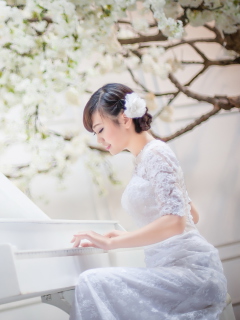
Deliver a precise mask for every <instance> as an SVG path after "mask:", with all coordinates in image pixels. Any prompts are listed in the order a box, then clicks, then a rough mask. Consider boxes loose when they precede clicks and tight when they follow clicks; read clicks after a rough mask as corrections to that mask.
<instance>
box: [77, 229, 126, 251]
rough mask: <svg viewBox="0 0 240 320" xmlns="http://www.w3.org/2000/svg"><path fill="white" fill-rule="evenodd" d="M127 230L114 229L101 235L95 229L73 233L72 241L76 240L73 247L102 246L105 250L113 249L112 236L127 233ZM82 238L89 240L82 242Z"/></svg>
mask: <svg viewBox="0 0 240 320" xmlns="http://www.w3.org/2000/svg"><path fill="white" fill-rule="evenodd" d="M126 233H127V231H123V230H112V231H109V232H108V233H106V234H104V235H101V234H99V233H96V232H94V231H84V232H78V233H77V234H74V235H73V239H72V240H71V243H73V242H74V244H73V247H74V248H76V247H79V246H81V247H85V248H86V247H94V248H101V249H104V250H110V249H111V240H110V239H111V238H115V237H118V236H120V235H122V234H126ZM82 240H88V242H82Z"/></svg>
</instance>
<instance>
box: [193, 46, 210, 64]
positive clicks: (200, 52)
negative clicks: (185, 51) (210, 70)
mask: <svg viewBox="0 0 240 320" xmlns="http://www.w3.org/2000/svg"><path fill="white" fill-rule="evenodd" d="M189 45H190V46H191V47H192V48H193V49H194V50H195V51H196V52H197V53H198V54H199V55H200V57H201V58H202V59H203V61H204V62H206V61H207V60H208V58H207V57H206V56H205V54H204V53H203V52H202V51H201V50H200V49H198V47H196V46H195V44H194V43H189Z"/></svg>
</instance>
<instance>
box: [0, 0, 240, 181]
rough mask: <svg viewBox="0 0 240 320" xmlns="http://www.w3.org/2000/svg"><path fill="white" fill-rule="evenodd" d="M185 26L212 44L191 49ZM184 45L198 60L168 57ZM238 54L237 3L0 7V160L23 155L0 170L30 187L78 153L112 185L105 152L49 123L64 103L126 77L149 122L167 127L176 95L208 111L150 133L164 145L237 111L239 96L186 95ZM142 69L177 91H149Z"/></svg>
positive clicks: (118, 1)
mask: <svg viewBox="0 0 240 320" xmlns="http://www.w3.org/2000/svg"><path fill="white" fill-rule="evenodd" d="M188 26H192V27H196V28H198V27H200V26H201V27H203V28H205V29H206V30H208V32H209V37H204V38H201V37H200V38H198V37H196V38H194V39H190V40H189V39H188V38H187V37H186V31H185V30H186V29H187V28H188ZM201 43H206V44H212V43H215V44H217V45H218V46H219V47H221V48H223V49H224V50H225V51H226V53H228V54H226V58H221V59H218V60H212V59H210V58H208V55H207V54H206V53H205V52H203V51H202V49H200V47H199V44H201ZM180 46H182V47H184V46H185V47H186V46H189V47H191V49H192V50H193V51H194V52H195V53H196V55H197V56H198V57H199V59H196V60H191V61H189V60H184V59H183V58H179V57H177V56H174V58H171V59H170V58H166V59H165V58H164V57H165V56H166V57H167V53H168V52H170V51H173V50H174V49H176V48H177V47H180ZM239 55H240V4H239V2H238V1H221V0H205V1H201V0H194V1H190V0H180V1H173V0H168V1H165V0H145V1H136V0H95V1H87V0H72V1H70V0H25V1H23V0H15V1H11V0H7V1H4V0H0V126H1V130H0V151H1V152H7V151H8V150H9V149H11V147H12V146H16V145H21V146H22V147H24V148H25V149H24V150H26V153H27V154H28V158H27V159H25V160H24V161H22V163H17V161H16V162H15V163H14V164H11V165H10V164H8V162H7V161H6V162H5V163H4V161H3V162H2V163H1V171H3V173H5V174H6V175H7V176H8V177H9V178H11V179H13V180H17V181H21V182H22V183H23V184H25V185H26V184H27V183H28V182H29V181H30V180H31V179H32V177H34V176H36V175H37V174H44V173H52V174H54V175H57V176H59V177H62V176H63V174H64V173H65V172H66V168H67V167H68V164H69V163H73V162H74V161H76V159H78V158H79V157H80V156H81V155H83V154H84V155H85V156H87V157H88V160H87V162H86V164H87V166H88V168H89V169H90V170H91V171H92V173H93V177H94V179H95V182H96V183H97V184H98V185H99V186H100V187H101V186H103V182H102V180H101V174H100V168H101V167H102V166H104V167H105V169H106V170H107V174H108V177H109V178H110V180H111V181H112V182H113V183H117V180H116V179H115V177H114V174H113V171H112V168H111V166H110V165H109V164H108V162H107V160H106V157H105V156H104V153H105V150H103V149H101V148H100V147H97V146H94V145H92V144H91V143H90V140H89V136H86V135H85V134H84V133H83V132H82V131H81V130H80V125H79V124H75V127H73V123H72V122H71V125H69V127H68V128H67V129H66V128H65V129H64V130H56V129H54V128H53V127H52V126H51V125H50V123H51V120H52V119H55V118H56V117H59V116H61V115H62V114H64V112H65V111H66V109H67V107H68V106H69V104H71V105H72V106H73V105H75V107H76V108H81V107H82V106H79V105H80V103H79V101H80V100H81V99H82V97H83V96H85V95H86V94H88V95H89V94H90V93H91V79H92V78H93V77H96V76H98V75H99V76H100V75H102V74H106V73H109V72H114V73H116V72H120V73H121V72H128V74H129V77H131V79H132V80H133V82H134V83H135V86H136V87H135V88H134V89H135V91H137V92H138V93H139V94H140V95H142V97H143V98H145V99H146V101H147V104H148V107H149V109H150V111H151V110H154V114H153V118H154V119H157V118H158V117H160V118H161V119H162V120H163V121H171V112H172V110H173V109H172V107H171V105H172V103H173V101H174V100H175V99H176V98H177V97H178V95H179V94H180V93H181V94H184V95H185V96H187V97H189V98H191V99H194V100H197V101H203V102H206V103H208V104H209V105H210V106H212V109H211V110H210V111H208V112H207V113H205V114H202V115H201V116H200V117H199V118H196V119H194V120H193V121H192V123H190V124H188V125H187V126H186V127H183V128H182V129H181V130H178V131H176V132H174V133H173V134H171V135H170V136H165V137H162V136H161V137H160V136H158V135H156V133H154V132H152V133H153V135H154V136H155V137H156V138H160V139H162V140H164V141H169V140H171V139H174V138H175V137H177V136H180V135H182V134H184V133H185V132H187V131H189V130H193V129H194V128H195V127H196V126H198V125H199V124H201V123H202V122H204V121H206V120H208V119H209V118H211V117H213V116H214V115H215V114H216V113H218V112H220V111H221V110H227V111H231V110H233V109H236V110H239V108H240V96H228V95H224V96H219V95H217V94H214V93H213V94H212V95H203V94H202V93H199V92H195V91H194V90H193V89H192V88H191V85H192V84H193V83H194V82H195V81H196V80H197V79H198V77H200V76H201V75H203V74H204V73H205V72H206V70H208V69H209V68H211V67H212V66H219V67H223V68H225V67H227V66H230V65H238V64H239V63H240V56H239ZM187 65H196V66H200V67H201V68H200V70H198V71H197V72H196V73H195V74H194V75H193V76H192V78H191V79H190V80H188V81H187V82H186V83H182V82H181V81H180V80H179V79H178V77H177V75H176V73H177V71H178V70H179V69H181V68H184V67H185V66H187ZM139 70H142V72H143V73H149V74H152V75H153V76H154V77H156V78H159V79H162V80H164V79H165V80H166V81H170V82H171V83H172V84H173V85H174V88H175V89H174V90H171V91H168V92H156V91H154V90H153V88H150V87H149V86H148V85H145V84H144V83H143V82H142V81H141V79H140V78H139V77H138V76H137V74H139V72H138V71H139ZM63 97H64V99H63ZM158 97H165V98H166V99H167V101H166V103H165V106H164V107H157V104H156V102H155V101H156V99H157V98H158ZM16 160H17V159H16Z"/></svg>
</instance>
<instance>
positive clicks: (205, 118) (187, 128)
mask: <svg viewBox="0 0 240 320" xmlns="http://www.w3.org/2000/svg"><path fill="white" fill-rule="evenodd" d="M220 110H221V108H219V107H218V106H214V107H213V109H212V110H211V111H210V112H208V113H206V114H204V115H202V116H201V117H199V118H197V119H196V120H195V121H193V122H192V123H191V124H189V125H187V126H186V127H185V128H183V129H180V130H178V131H177V132H175V133H174V134H172V135H170V136H167V137H160V136H158V135H156V134H155V133H153V132H152V131H151V134H152V135H153V136H154V138H156V139H160V140H162V141H165V142H167V141H170V140H173V139H174V138H176V137H179V136H181V135H182V134H184V133H186V132H188V131H190V130H192V129H193V128H195V127H196V126H198V125H200V124H201V123H203V122H204V121H207V120H208V119H209V118H210V117H212V116H213V115H215V114H216V113H218V112H219V111H220Z"/></svg>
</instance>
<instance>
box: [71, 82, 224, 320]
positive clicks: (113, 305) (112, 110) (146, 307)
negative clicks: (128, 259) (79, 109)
mask: <svg viewBox="0 0 240 320" xmlns="http://www.w3.org/2000/svg"><path fill="white" fill-rule="evenodd" d="M151 120H152V117H151V115H150V114H149V113H148V109H147V108H146V103H145V101H144V100H143V99H141V98H140V97H139V96H138V95H137V94H136V93H134V92H133V91H132V90H131V89H130V88H129V87H127V86H125V85H122V84H118V83H111V84H107V85H105V86H103V87H102V88H100V89H99V90H97V91H96V92H95V93H94V94H93V95H92V96H91V98H90V100H89V101H88V103H87V105H86V107H85V109H84V119H83V122H84V126H85V128H86V129H87V130H88V131H90V132H94V134H96V135H97V140H98V142H99V143H100V144H102V145H103V146H104V147H105V148H106V149H107V150H108V151H109V152H110V153H111V154H112V155H115V154H118V153H119V152H121V151H123V150H129V151H130V152H131V153H132V154H133V155H134V157H135V169H134V173H133V175H132V178H131V180H130V182H129V184H128V185H127V187H126V189H125V191H124V193H123V195H122V206H123V208H124V209H125V210H126V211H127V212H128V213H129V214H130V215H131V216H132V217H133V218H134V219H135V220H136V223H137V224H138V226H139V229H137V230H136V231H132V232H123V231H116V230H115V231H112V232H110V233H108V234H105V235H100V234H97V233H95V232H93V231H89V232H82V233H78V234H76V235H74V236H73V239H72V242H73V243H74V244H73V245H74V247H78V246H79V245H81V240H83V239H87V240H88V241H89V242H88V243H86V242H85V244H84V243H82V246H93V247H97V248H102V249H105V250H110V249H115V248H129V247H141V246H143V247H144V252H145V262H146V268H120V267H117V268H98V269H91V270H88V271H85V272H83V273H82V274H81V275H80V276H79V281H78V283H77V285H76V291H75V300H74V303H73V307H72V312H71V315H70V320H80V319H81V320H82V319H83V320H90V319H95V320H101V319H102V320H115V319H119V320H120V319H121V320H127V319H129V320H135V319H136V320H146V319H148V320H150V319H151V320H165V319H166V320H187V319H194V320H217V319H218V318H219V314H220V313H221V312H222V310H223V308H224V306H225V299H226V295H227V283H226V278H225V276H224V274H223V268H222V264H221V261H220V259H219V255H218V251H217V249H216V248H214V246H212V245H211V244H210V243H208V242H207V240H206V239H205V238H204V237H203V236H201V235H200V233H199V231H198V230H197V229H196V227H195V223H197V222H198V213H197V211H196V209H195V208H194V206H193V204H192V203H191V200H190V198H189V197H188V193H187V190H186V187H185V183H184V177H183V172H182V169H181V167H180V164H179V162H178V159H177V158H176V156H175V154H174V152H173V151H172V150H171V148H170V147H169V146H168V145H167V144H166V143H165V142H163V141H161V140H156V139H154V138H153V137H152V135H150V134H149V133H148V132H147V130H149V128H150V123H151Z"/></svg>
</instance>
